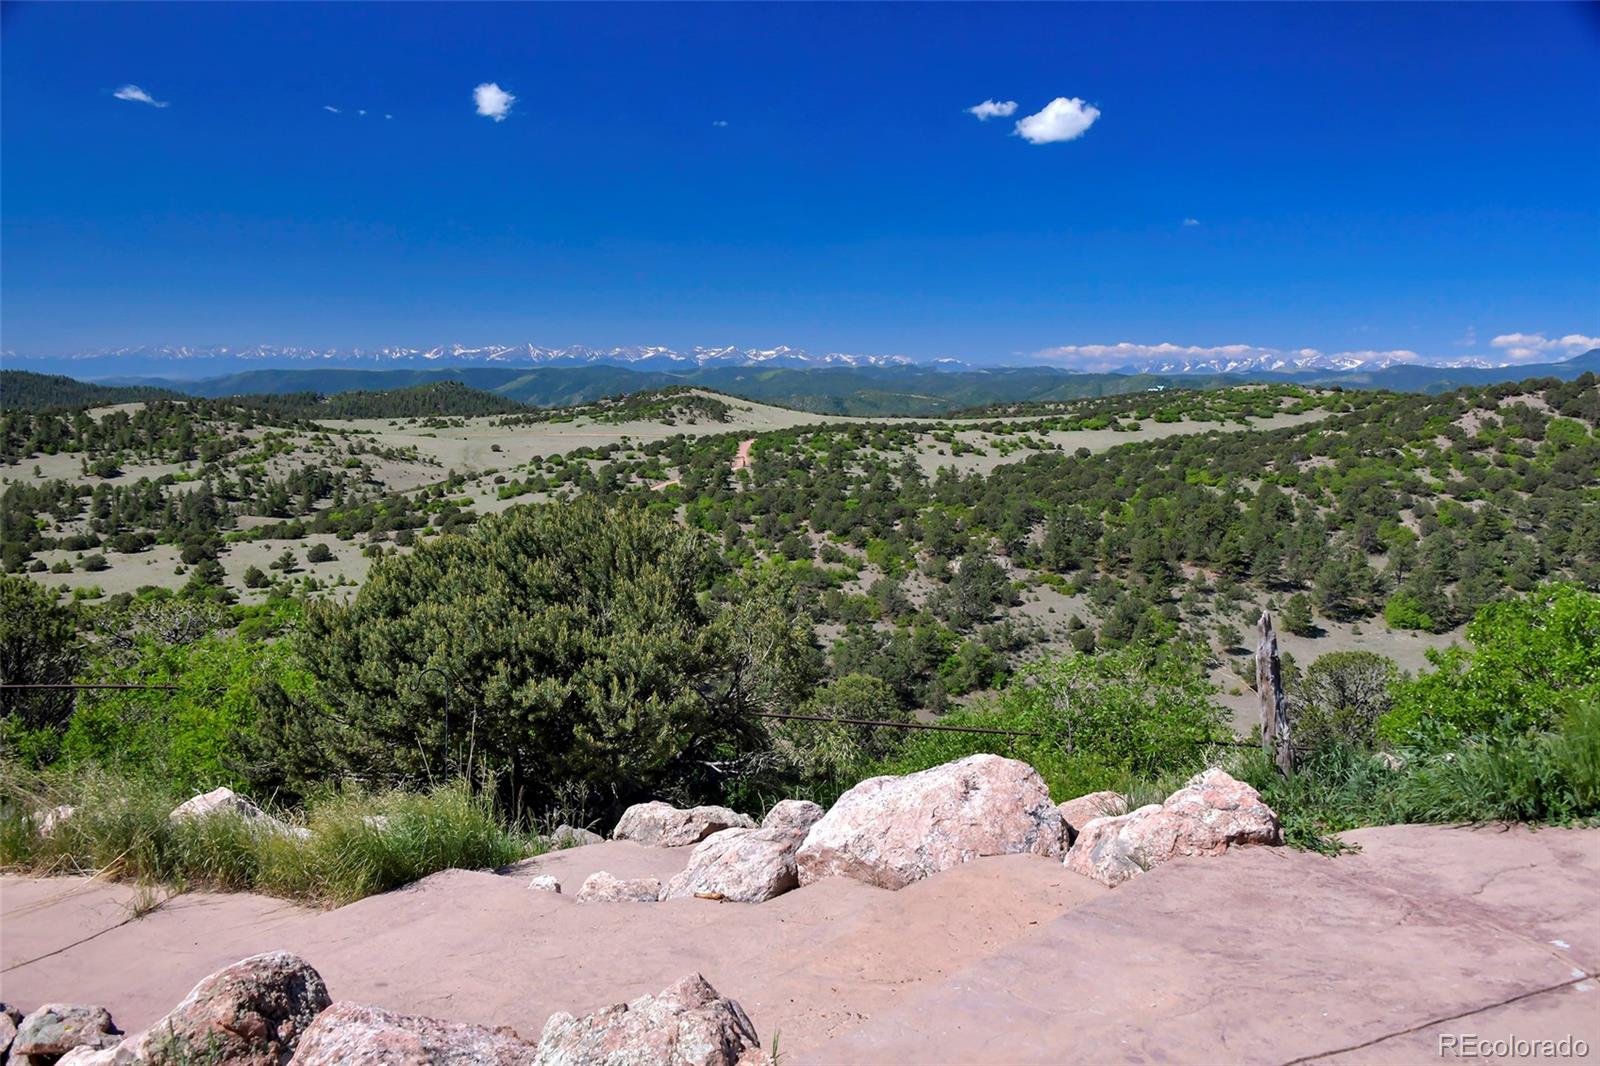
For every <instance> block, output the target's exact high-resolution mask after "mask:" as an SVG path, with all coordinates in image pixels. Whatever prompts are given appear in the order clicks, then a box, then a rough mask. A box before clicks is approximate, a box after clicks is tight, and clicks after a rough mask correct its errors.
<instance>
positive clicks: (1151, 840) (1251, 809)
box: [1066, 770, 1281, 888]
mask: <svg viewBox="0 0 1600 1066" xmlns="http://www.w3.org/2000/svg"><path fill="white" fill-rule="evenodd" d="M1280 840H1281V836H1280V833H1279V830H1278V816H1277V815H1276V814H1274V813H1273V812H1272V808H1271V807H1268V806H1267V805H1266V804H1265V803H1263V802H1262V801H1261V795H1260V793H1258V792H1256V790H1255V789H1253V788H1251V787H1250V786H1249V785H1247V784H1245V783H1244V782H1242V781H1239V780H1236V779H1235V778H1233V777H1232V776H1230V775H1229V774H1227V773H1226V772H1224V771H1222V770H1207V771H1205V772H1204V773H1202V774H1197V775H1195V776H1194V777H1192V778H1190V779H1189V783H1188V784H1187V785H1185V786H1184V787H1183V788H1180V789H1179V790H1178V791H1176V792H1174V793H1173V794H1172V795H1170V796H1168V797H1167V800H1166V802H1165V803H1159V804H1157V803H1152V804H1150V805H1149V806H1146V807H1140V808H1139V809H1138V810H1136V811H1133V812H1132V813H1130V814H1123V815H1118V816H1114V817H1109V818H1095V819H1092V820H1090V821H1089V822H1088V823H1087V824H1086V825H1084V826H1083V827H1082V828H1081V829H1080V830H1079V832H1078V839H1077V840H1076V842H1074V843H1073V845H1072V850H1070V851H1069V852H1068V853H1067V859H1066V865H1067V868H1068V869H1071V870H1075V871H1077V872H1078V873H1081V874H1083V875H1085V876H1086V877H1092V878H1094V879H1095V880H1096V881H1099V882H1100V883H1102V884H1105V885H1110V886H1112V887H1113V888H1114V887H1116V886H1117V885H1120V884H1121V883H1122V882H1124V881H1126V880H1128V879H1129V878H1131V877H1137V876H1138V875H1139V874H1141V873H1144V872H1145V871H1146V870H1149V869H1151V868H1152V867H1155V866H1159V865H1161V864H1162V863H1164V862H1166V861H1167V860H1168V859H1175V858H1178V857H1180V856H1184V855H1220V854H1222V853H1223V852H1224V851H1227V850H1228V848H1230V847H1237V846H1240V845H1244V844H1277V843H1279V842H1280Z"/></svg>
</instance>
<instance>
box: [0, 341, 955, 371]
mask: <svg viewBox="0 0 1600 1066" xmlns="http://www.w3.org/2000/svg"><path fill="white" fill-rule="evenodd" d="M5 355H6V359H7V361H8V362H12V363H18V364H30V363H39V364H48V365H49V366H51V367H70V366H78V367H84V366H92V365H94V364H115V365H116V367H117V372H118V373H122V374H128V373H150V372H159V371H160V369H161V368H166V370H167V371H168V372H172V371H173V370H184V371H187V370H189V369H194V368H199V369H204V370H210V371H217V370H220V369H222V368H224V367H226V366H229V365H237V364H239V363H246V364H249V363H255V364H264V365H268V366H274V367H283V368H290V367H293V368H304V367H307V366H328V367H333V366H348V367H360V368H364V369H369V370H372V369H385V368H394V369H402V368H405V367H408V366H417V367H423V366H523V367H544V366H548V367H573V366H597V365H599V366H627V367H634V368H637V369H640V370H664V371H684V370H693V369H697V368H701V367H711V366H768V367H826V366H845V367H861V366H909V365H912V364H913V363H915V362H916V360H913V359H912V358H910V357H909V356H904V355H854V354H850V353H847V352H828V353H824V354H821V355H813V354H812V353H810V352H807V351H804V350H802V349H800V348H791V347H789V346H788V345H782V344H780V345H778V346H777V347H774V348H739V347H735V346H732V345H727V346H723V347H694V348H690V349H688V350H687V351H679V350H677V349H674V348H668V347H663V346H659V345H657V346H647V345H633V346H621V347H613V348H593V347H588V346H586V345H569V346H567V347H561V348H550V347H544V346H541V345H537V344H488V345H465V344H441V345H436V346H434V347H432V348H404V347H378V348H316V347H303V346H297V345H273V344H256V345H249V346H246V347H230V346H227V345H207V346H187V345H137V346H133V347H125V348H103V349H99V350H96V351H92V352H82V353H79V354H75V355H69V356H60V357H30V356H19V355H17V354H16V353H14V352H7V353H5ZM963 365H964V364H963Z"/></svg>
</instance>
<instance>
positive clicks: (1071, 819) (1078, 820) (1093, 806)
mask: <svg viewBox="0 0 1600 1066" xmlns="http://www.w3.org/2000/svg"><path fill="white" fill-rule="evenodd" d="M1056 809H1057V810H1059V811H1060V812H1061V821H1062V823H1063V828H1064V829H1065V830H1066V833H1067V837H1066V843H1067V844H1071V843H1072V842H1073V841H1074V840H1076V839H1077V837H1078V832H1079V831H1080V830H1081V829H1083V827H1084V826H1085V825H1088V824H1089V823H1090V822H1091V821H1093V820H1094V819H1096V818H1107V817H1113V816H1115V815H1118V814H1127V813H1128V799H1127V797H1126V796H1124V795H1123V794H1122V793H1120V792H1091V793H1089V794H1088V795H1087V796H1079V797H1078V798H1077V799H1072V800H1068V801H1067V802H1065V803H1063V804H1061V805H1060V806H1058V807H1057V808H1056Z"/></svg>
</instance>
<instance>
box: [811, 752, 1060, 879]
mask: <svg viewBox="0 0 1600 1066" xmlns="http://www.w3.org/2000/svg"><path fill="white" fill-rule="evenodd" d="M1061 836H1062V830H1061V812H1060V811H1058V810H1056V807H1055V804H1053V803H1051V802H1050V790H1049V789H1048V788H1046V787H1045V783H1044V779H1043V778H1041V777H1040V776H1039V774H1038V773H1037V772H1036V771H1035V770H1034V769H1033V767H1031V766H1029V765H1028V764H1027V763H1024V762H1018V761H1017V760H1015V759H1003V758H1001V757H1000V756H998V755H969V756H967V757H966V758H965V759H958V760H956V761H955V762H949V763H945V764H944V765H943V766H935V767H933V768H932V769H930V770H923V771H921V772H920V773H915V774H908V775H906V776H904V777H874V778H870V779H868V780H866V781H863V782H861V783H860V784H859V785H857V786H855V787H854V788H852V789H851V790H850V791H849V792H846V793H845V794H844V795H843V796H840V797H839V802H837V803H835V804H834V805H833V809H832V810H830V811H828V813H827V814H826V815H824V816H823V818H822V820H821V821H819V822H817V824H816V825H814V826H812V827H811V831H810V832H809V833H808V834H807V835H806V839H805V843H804V844H802V845H801V846H800V850H799V852H798V853H796V855H795V863H796V866H797V867H798V871H799V876H800V883H801V884H802V885H805V884H810V883H811V882H813V881H818V880H821V879H822V878H824V877H838V876H842V877H852V878H855V879H856V880H858V881H865V882H867V883H868V884H873V885H877V886H878V887H880V888H890V889H898V888H904V887H905V886H906V885H908V884H910V883H911V882H913V881H917V880H920V879H922V878H924V877H927V876H928V875H929V874H933V873H938V872H939V871H940V870H948V869H949V868H951V867H952V866H958V865H960V864H961V863H964V862H969V861H971V860H973V859H977V858H982V857H984V856H986V855H1015V854H1020V853H1031V854H1034V855H1045V856H1057V855H1060V854H1061Z"/></svg>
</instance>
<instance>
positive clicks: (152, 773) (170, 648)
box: [60, 635, 310, 792]
mask: <svg viewBox="0 0 1600 1066" xmlns="http://www.w3.org/2000/svg"><path fill="white" fill-rule="evenodd" d="M133 652H134V654H133V655H132V656H131V657H130V658H129V661H128V662H127V663H126V664H125V665H122V664H118V663H116V662H107V663H104V664H103V669H102V672H101V674H100V678H101V679H103V680H107V681H112V682H122V683H132V684H155V685H165V684H171V685H176V686H177V688H176V690H175V691H166V690H162V689H133V690H125V691H124V690H105V691H97V692H87V693H84V694H82V696H81V697H80V703H79V706H78V710H77V712H76V713H75V714H73V716H72V719H71V722H70V723H69V724H68V726H67V729H66V732H65V735H64V736H63V737H62V741H61V751H60V754H61V757H62V758H63V759H65V760H66V761H67V762H68V763H69V764H73V765H84V764H89V763H95V764H99V765H101V766H104V767H107V768H111V769H114V770H117V771H119V772H120V773H122V774H125V775H128V776H136V777H143V778H146V779H149V780H154V781H159V782H162V783H163V784H164V785H165V786H166V787H168V788H170V789H173V790H176V791H178V792H192V791H202V790H206V789H210V788H215V787H216V786H218V785H228V786H230V787H235V788H237V787H240V786H241V785H242V784H243V780H242V777H241V775H240V773H239V764H240V762H241V760H242V758H243V756H242V754H241V752H240V749H239V746H238V745H239V741H240V738H241V737H242V736H244V735H247V734H249V733H251V732H252V731H253V730H254V728H255V716H256V696H257V692H258V690H259V689H260V687H261V686H262V685H263V684H267V683H272V684H275V685H277V686H279V687H280V688H283V689H287V690H289V691H295V692H303V691H305V690H306V689H307V688H308V686H309V684H310V680H309V678H308V677H307V676H306V675H305V673H304V672H303V671H302V670H301V669H300V668H299V667H298V666H297V665H296V663H295V660H294V656H293V651H292V649H291V647H290V646H289V645H288V644H287V643H284V642H282V641H250V640H244V639H240V638H239V637H237V636H221V635H210V636H205V637H202V638H201V639H199V640H195V641H192V642H188V643H171V642H168V641H164V640H161V639H159V638H157V637H154V636H147V637H143V638H141V639H139V640H138V641H137V643H136V644H135V647H134V648H133Z"/></svg>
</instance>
